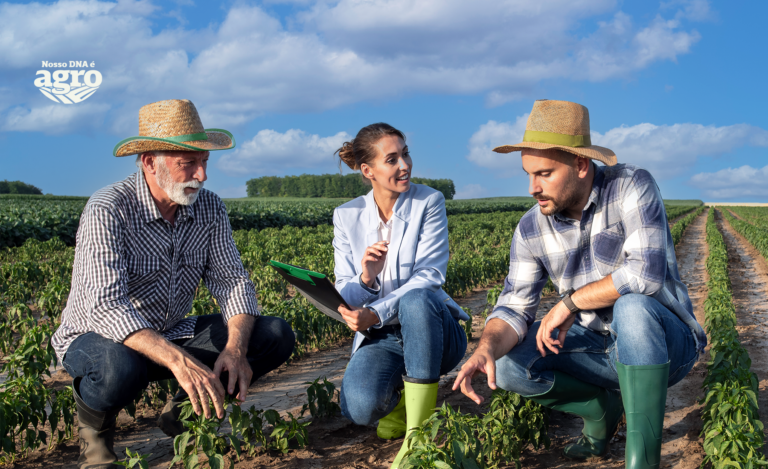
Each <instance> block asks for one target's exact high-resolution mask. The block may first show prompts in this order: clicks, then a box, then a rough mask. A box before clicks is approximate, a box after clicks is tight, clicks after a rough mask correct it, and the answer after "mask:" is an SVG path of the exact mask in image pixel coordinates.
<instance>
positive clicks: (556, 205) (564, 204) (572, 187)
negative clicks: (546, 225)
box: [539, 178, 579, 217]
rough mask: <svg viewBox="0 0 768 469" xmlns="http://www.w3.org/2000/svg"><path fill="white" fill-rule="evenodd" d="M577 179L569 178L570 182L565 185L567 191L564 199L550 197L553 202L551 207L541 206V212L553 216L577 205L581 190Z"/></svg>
mask: <svg viewBox="0 0 768 469" xmlns="http://www.w3.org/2000/svg"><path fill="white" fill-rule="evenodd" d="M576 180H577V178H570V179H568V182H567V183H566V186H565V189H566V191H565V192H566V193H565V196H564V197H563V199H562V200H553V199H548V200H549V201H550V202H551V203H552V207H551V208H547V209H544V207H542V206H539V210H541V214H542V215H544V216H547V217H551V216H552V215H554V214H556V213H560V212H562V211H563V210H566V209H567V208H568V207H571V206H573V205H575V204H576V202H578V201H579V191H578V185H577V184H576Z"/></svg>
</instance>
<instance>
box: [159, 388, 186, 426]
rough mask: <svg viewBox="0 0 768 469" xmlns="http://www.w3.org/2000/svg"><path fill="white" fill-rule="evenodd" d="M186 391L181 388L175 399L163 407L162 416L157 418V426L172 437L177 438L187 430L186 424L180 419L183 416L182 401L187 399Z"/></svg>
mask: <svg viewBox="0 0 768 469" xmlns="http://www.w3.org/2000/svg"><path fill="white" fill-rule="evenodd" d="M187 397H188V396H187V393H186V391H184V390H183V389H182V390H179V392H178V393H177V394H176V395H175V396H173V399H171V400H170V401H168V403H167V404H165V407H163V411H162V412H160V416H159V417H158V418H157V426H158V427H159V428H160V430H162V431H163V433H165V434H166V435H168V436H170V437H171V438H176V437H177V436H179V435H181V434H182V433H184V432H185V431H186V429H185V428H184V425H183V424H182V423H181V421H180V420H179V417H180V416H181V403H182V402H184V401H185V400H186V399H187Z"/></svg>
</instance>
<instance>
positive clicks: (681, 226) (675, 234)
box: [667, 205, 705, 246]
mask: <svg viewBox="0 0 768 469" xmlns="http://www.w3.org/2000/svg"><path fill="white" fill-rule="evenodd" d="M686 208H687V209H689V208H688V207H686ZM704 208H705V207H704V206H703V205H702V206H701V207H699V208H697V209H696V210H695V211H694V212H693V213H690V214H688V215H686V216H684V217H683V218H681V219H680V220H678V221H677V222H676V223H675V224H674V225H672V228H670V231H671V232H672V240H673V241H674V244H675V246H677V243H679V242H680V240H682V239H683V232H684V231H685V229H686V228H688V225H690V224H691V223H692V222H693V220H695V219H696V217H698V216H699V215H700V214H701V212H703V211H704ZM689 210H690V209H689ZM683 213H685V212H683ZM678 216H679V215H678ZM667 218H668V219H669V220H672V219H673V218H674V217H671V216H670V214H669V213H667Z"/></svg>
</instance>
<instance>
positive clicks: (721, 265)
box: [701, 208, 768, 469]
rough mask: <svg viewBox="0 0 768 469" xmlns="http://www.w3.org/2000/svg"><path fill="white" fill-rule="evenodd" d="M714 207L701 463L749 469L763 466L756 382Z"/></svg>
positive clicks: (706, 306)
mask: <svg viewBox="0 0 768 469" xmlns="http://www.w3.org/2000/svg"><path fill="white" fill-rule="evenodd" d="M714 216H715V209H714V208H713V209H711V210H710V212H709V215H708V216H707V228H706V229H707V244H708V245H709V257H708V258H707V272H708V273H709V281H708V283H707V287H708V289H709V293H708V295H707V299H706V301H705V303H704V309H705V314H706V320H705V327H706V329H707V333H708V334H709V340H710V345H711V347H710V351H709V353H710V355H711V358H710V361H709V363H708V364H707V377H706V378H705V379H704V389H705V391H706V396H705V397H704V399H703V401H702V403H703V404H704V409H703V410H702V419H703V421H704V427H703V429H702V432H701V435H702V436H703V437H704V451H705V452H706V456H705V458H704V461H703V462H702V467H703V466H704V465H706V464H712V467H714V468H715V469H721V468H725V467H727V466H732V467H736V468H749V469H751V468H754V467H757V466H764V465H766V464H768V461H766V459H765V456H764V455H763V451H762V448H763V441H764V438H765V435H764V433H763V423H762V422H761V421H760V419H759V415H758V406H757V393H758V381H757V376H756V375H755V373H753V372H752V371H750V367H751V365H752V361H751V360H750V358H749V354H748V353H747V351H746V350H745V349H744V347H742V346H741V342H739V333H738V332H737V331H736V323H737V321H736V308H735V307H734V305H733V297H732V293H731V281H730V278H729V277H728V253H727V251H726V246H725V241H724V239H723V235H722V234H721V233H720V231H719V230H718V229H717V225H716V224H715V218H714Z"/></svg>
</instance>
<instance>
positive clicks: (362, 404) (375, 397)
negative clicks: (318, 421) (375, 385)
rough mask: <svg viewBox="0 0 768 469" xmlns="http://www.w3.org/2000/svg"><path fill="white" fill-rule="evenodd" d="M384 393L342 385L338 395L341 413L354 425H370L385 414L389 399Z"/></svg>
mask: <svg viewBox="0 0 768 469" xmlns="http://www.w3.org/2000/svg"><path fill="white" fill-rule="evenodd" d="M388 397H391V396H387V395H385V393H383V392H380V391H373V390H370V389H364V388H363V387H360V386H343V385H342V388H341V393H340V396H339V402H340V403H341V410H342V414H343V415H344V416H345V417H346V418H348V419H349V420H351V421H352V422H354V423H355V424H356V425H371V424H373V423H374V422H375V421H376V420H378V419H380V418H381V417H382V416H384V415H386V412H387V407H388V406H389V404H390V399H387V398H388Z"/></svg>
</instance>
